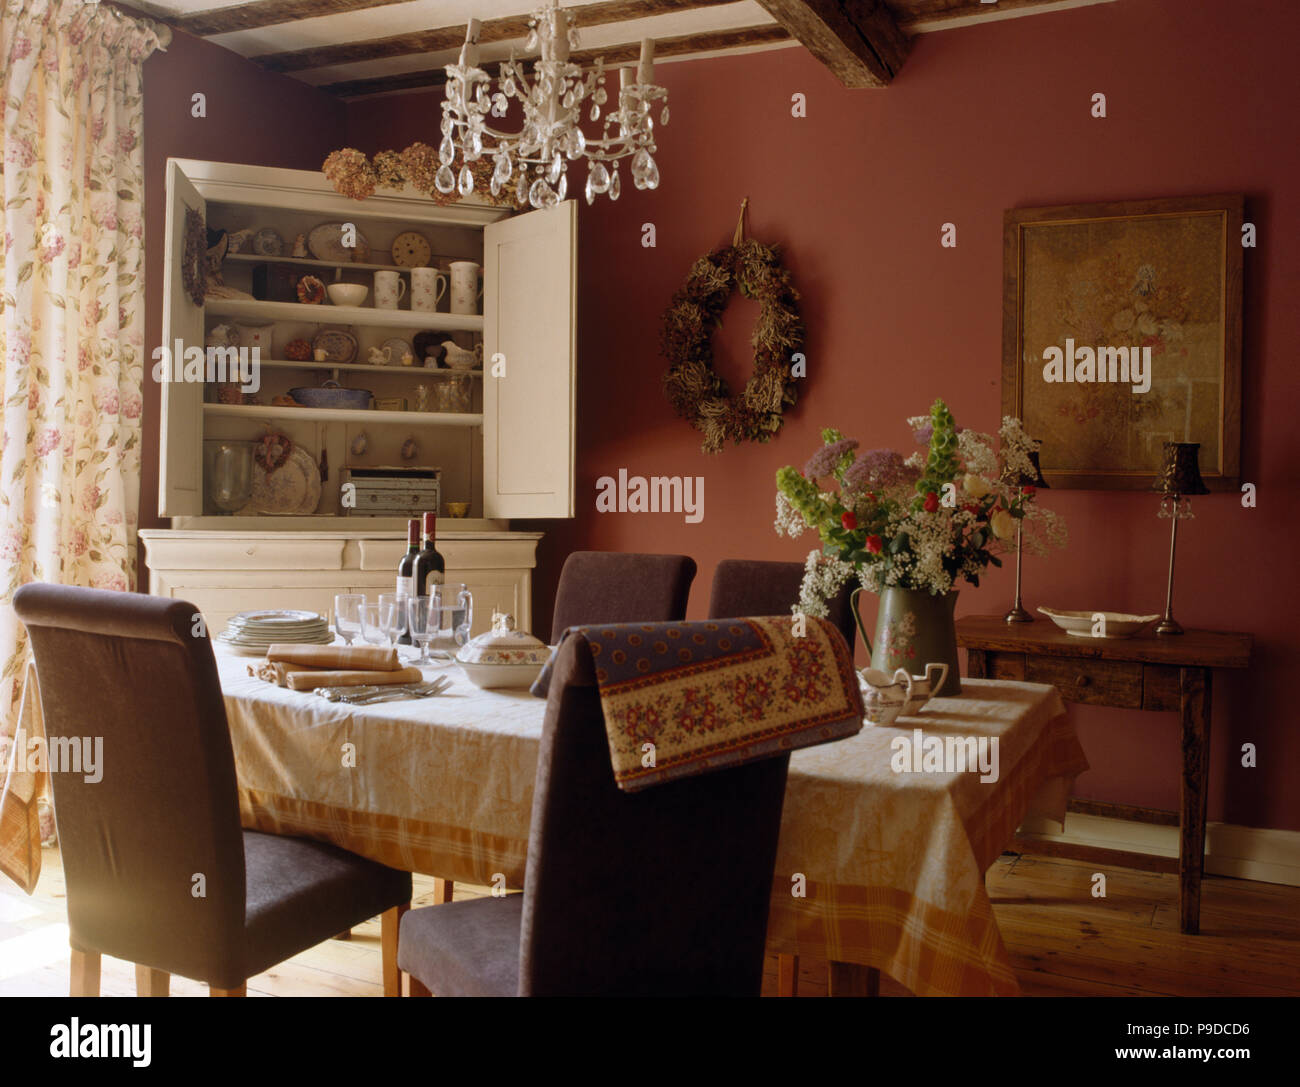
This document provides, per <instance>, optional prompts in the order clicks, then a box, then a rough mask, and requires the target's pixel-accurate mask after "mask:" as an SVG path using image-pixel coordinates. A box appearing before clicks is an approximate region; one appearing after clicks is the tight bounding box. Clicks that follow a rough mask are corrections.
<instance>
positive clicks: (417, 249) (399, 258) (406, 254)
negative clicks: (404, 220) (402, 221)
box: [393, 230, 433, 268]
mask: <svg viewBox="0 0 1300 1087" xmlns="http://www.w3.org/2000/svg"><path fill="white" fill-rule="evenodd" d="M432 257H433V247H432V246H431V245H429V240H428V239H427V238H426V237H425V236H424V235H423V234H420V233H417V232H416V231H414V230H406V231H403V232H402V233H401V234H399V235H397V237H396V238H394V239H393V263H394V264H396V265H397V266H398V267H399V268H426V267H428V264H429V261H430V260H431V259H432Z"/></svg>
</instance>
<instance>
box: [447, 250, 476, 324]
mask: <svg viewBox="0 0 1300 1087" xmlns="http://www.w3.org/2000/svg"><path fill="white" fill-rule="evenodd" d="M450 267H451V312H452V313H478V300H479V298H481V297H482V295H483V288H482V287H480V286H479V283H478V273H479V266H478V265H477V264H476V263H475V262H474V261H472V260H453V261H452V262H451V265H450Z"/></svg>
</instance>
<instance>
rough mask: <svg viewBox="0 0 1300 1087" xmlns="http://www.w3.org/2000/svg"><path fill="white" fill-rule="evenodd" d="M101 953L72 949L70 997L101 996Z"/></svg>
mask: <svg viewBox="0 0 1300 1087" xmlns="http://www.w3.org/2000/svg"><path fill="white" fill-rule="evenodd" d="M99 958H100V956H99V952H98V951H78V950H77V949H76V948H75V947H74V948H73V949H72V977H71V980H70V982H69V985H68V995H69V996H99Z"/></svg>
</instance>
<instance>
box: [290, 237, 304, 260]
mask: <svg viewBox="0 0 1300 1087" xmlns="http://www.w3.org/2000/svg"><path fill="white" fill-rule="evenodd" d="M293 255H294V256H295V257H299V258H302V257H306V256H307V235H306V234H299V235H298V236H297V237H296V238H294V240H293Z"/></svg>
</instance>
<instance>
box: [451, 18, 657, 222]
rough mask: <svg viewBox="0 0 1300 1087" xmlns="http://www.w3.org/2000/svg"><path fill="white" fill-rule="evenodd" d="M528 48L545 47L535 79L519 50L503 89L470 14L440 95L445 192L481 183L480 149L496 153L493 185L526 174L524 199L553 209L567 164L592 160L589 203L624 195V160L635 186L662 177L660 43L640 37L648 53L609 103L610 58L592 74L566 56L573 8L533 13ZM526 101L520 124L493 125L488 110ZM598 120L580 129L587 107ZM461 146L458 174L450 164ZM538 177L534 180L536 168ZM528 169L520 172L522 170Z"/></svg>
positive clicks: (648, 185)
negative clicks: (484, 57) (483, 55)
mask: <svg viewBox="0 0 1300 1087" xmlns="http://www.w3.org/2000/svg"><path fill="white" fill-rule="evenodd" d="M529 26H530V30H529V33H528V39H527V41H526V42H525V49H527V50H529V51H530V52H531V51H532V50H533V49H537V50H538V51H539V57H538V60H537V61H536V62H535V63H534V64H533V72H532V77H531V78H529V75H528V73H527V72H526V71H525V68H524V65H523V64H522V63H521V62H520V61H518V60H516V59H515V55H514V51H513V50H512V51H511V54H510V59H509V60H506V61H503V62H502V63H501V70H500V75H499V79H498V82H497V88H496V89H495V90H493V89H492V80H491V77H490V76H489V75H488V73H487V72H485V71H484V70H483V69H482V68H480V67H479V46H478V40H479V33H480V23H479V20H477V19H471V20H470V21H469V25H468V27H467V31H466V34H465V44H464V46H463V47H462V48H461V51H460V59H459V61H458V63H456V64H448V65H447V66H446V71H447V90H446V98H445V100H444V101H443V104H442V142H441V144H440V145H439V148H438V159H439V162H440V163H441V165H440V167H439V169H438V172H437V174H436V175H435V177H434V184H435V186H436V187H437V189H438V191H439V192H441V193H443V194H449V193H451V192H453V191H458V192H459V193H460V195H461V196H468V195H469V194H470V193H472V192H473V191H474V175H473V171H472V170H471V169H470V166H469V164H470V163H473V162H477V161H478V160H479V159H481V158H490V159H491V160H492V162H493V170H492V180H491V183H490V186H489V187H490V188H491V191H492V195H493V196H498V195H500V193H501V191H502V189H503V188H505V187H506V186H507V185H509V184H510V183H511V181H512V179H516V178H519V184H518V189H517V191H518V193H519V204H520V206H521V207H522V206H524V205H527V204H531V205H532V206H533V207H534V208H552V207H555V205H556V204H558V203H559V202H560V201H561V200H563V199H564V198H565V196H566V195H567V193H568V191H569V163H571V162H576V161H577V160H578V159H586V161H587V176H586V183H585V186H584V195H585V196H586V198H587V203H588V204H591V203H594V202H595V199H596V197H597V195H599V194H602V193H603V194H605V195H607V196H608V197H609V198H610V199H611V200H617V199H618V197H619V194H620V192H621V191H622V181H621V180H620V177H619V163H620V162H621V161H622V160H623V159H627V158H630V159H631V163H630V164H629V167H628V172H629V174H630V175H631V178H632V183H633V185H635V186H636V188H638V189H655V188H658V186H659V167H658V165H657V164H656V163H655V160H654V154H655V151H656V150H657V148H656V145H655V140H654V127H655V121H654V118H653V117H652V116H651V112H652V110H653V109H654V106H655V104H656V103H657V102H659V101H660V100H661V99H662V101H663V107H662V109H661V111H660V113H659V124H661V125H666V124H667V123H668V91H667V90H666V89H665V88H663V87H660V86H656V85H655V83H654V82H653V80H654V42H652V41H651V40H650V39H648V38H647V39H645V40H644V41H642V43H641V58H640V63H639V64H638V65H637V68H636V71H635V73H634V72H633V70H632V69H631V68H622V69H621V70H620V74H619V89H618V104H617V105H618V108H617V109H614V110H606V109H605V106H606V104H607V102H608V100H609V95H608V92H607V91H606V90H605V78H606V72H605V66H604V58H597V59H596V61H595V63H594V65H593V66H592V69H591V71H589V72H588V73H587V74H586V75H585V76H584V75H583V71H582V67H581V66H580V65H578V64H575V63H573V62H572V61H571V60H570V59H569V51H570V49H571V48H574V47H576V45H577V34H576V32H575V30H574V29H573V28H572V27H571V26H570V25H569V15H568V12H566V11H564V10H563V9H562V8H560V7H558V6H555V5H554V4H553V5H552V6H550V7H547V8H543V9H542V10H540V11H537V12H536V13H535V14H534V15H533V16H532V18H531V19H530V20H529ZM512 102H514V103H518V104H519V105H520V106H521V107H522V110H523V125H522V127H521V128H520V129H519V131H518V132H514V133H511V132H505V131H503V130H501V129H498V128H495V127H493V125H491V124H490V123H489V121H490V120H491V119H495V118H501V117H505V116H506V114H507V113H508V112H509V108H510V105H511V103H512ZM584 113H585V115H586V117H587V118H588V120H589V121H590V122H591V123H592V124H595V123H597V122H600V121H602V120H603V125H602V127H601V130H600V135H599V136H588V135H586V134H585V133H584V132H583V130H582V119H583V115H584ZM458 152H459V154H460V156H461V160H462V165H461V168H460V172H459V174H457V173H456V172H455V171H454V170H453V169H452V164H453V163H454V162H455V161H456V156H457V153H458ZM530 174H531V175H532V178H533V180H532V181H531V182H528V180H527V179H528V177H529V175H530ZM520 175H522V176H520Z"/></svg>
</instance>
